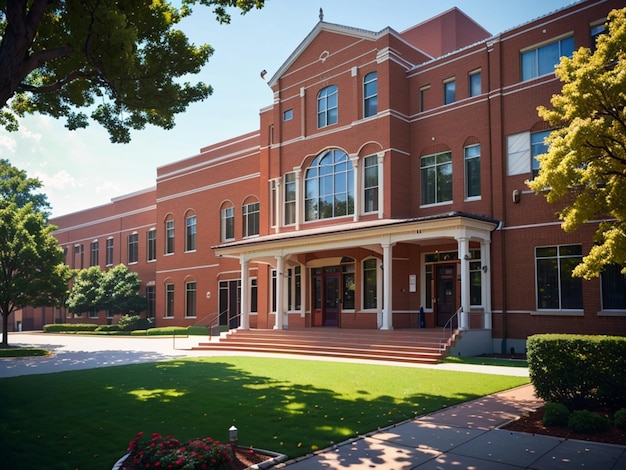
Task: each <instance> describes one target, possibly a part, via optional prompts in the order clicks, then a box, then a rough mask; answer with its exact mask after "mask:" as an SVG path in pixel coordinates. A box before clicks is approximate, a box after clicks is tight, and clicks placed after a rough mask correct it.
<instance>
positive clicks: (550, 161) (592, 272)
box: [528, 8, 626, 279]
mask: <svg viewBox="0 0 626 470" xmlns="http://www.w3.org/2000/svg"><path fill="white" fill-rule="evenodd" d="M607 28H608V30H607V34H603V35H601V36H600V37H599V38H598V41H597V44H596V49H595V51H593V52H592V51H591V50H589V49H587V48H581V49H579V50H577V51H576V52H575V53H574V55H573V57H572V58H571V59H569V58H567V57H565V58H563V59H561V62H560V64H559V66H558V67H557V68H556V75H557V77H559V79H560V80H561V81H562V82H563V89H562V91H561V93H560V94H558V95H554V96H553V97H552V100H551V104H552V106H551V107H549V108H548V107H543V106H542V107H539V115H540V116H541V117H542V118H543V119H545V120H546V121H548V122H549V123H550V124H551V125H552V126H553V127H555V130H554V131H552V132H551V133H550V136H549V138H548V139H547V141H548V144H549V146H548V152H547V153H546V154H544V155H541V156H539V157H538V159H539V164H540V170H539V175H538V176H537V177H536V178H535V179H534V180H532V181H530V182H529V183H528V185H529V187H530V188H531V189H533V190H534V191H536V192H537V193H542V194H544V195H545V197H546V198H547V200H548V201H549V202H556V201H565V203H564V208H563V209H562V210H560V211H559V217H560V218H561V220H562V227H563V229H564V230H565V231H567V232H571V231H574V230H576V229H577V228H578V227H580V226H581V225H582V224H585V223H587V222H589V221H593V220H602V221H601V222H600V224H599V226H598V229H597V231H596V234H595V244H594V246H593V247H592V248H591V250H590V252H589V253H588V254H587V255H586V256H585V257H584V258H583V260H582V263H581V264H579V265H578V266H577V267H576V268H575V270H574V275H575V276H579V277H584V278H586V279H590V278H593V277H597V276H599V275H600V273H601V272H602V270H603V268H604V266H606V265H608V264H617V265H619V266H622V268H623V269H622V273H625V274H626V8H625V9H621V10H615V11H613V12H611V13H610V14H609V16H608V23H607Z"/></svg>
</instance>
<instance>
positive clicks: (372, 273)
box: [363, 258, 378, 309]
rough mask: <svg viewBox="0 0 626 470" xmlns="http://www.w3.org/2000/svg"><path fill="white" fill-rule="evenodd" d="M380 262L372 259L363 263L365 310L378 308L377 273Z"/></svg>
mask: <svg viewBox="0 0 626 470" xmlns="http://www.w3.org/2000/svg"><path fill="white" fill-rule="evenodd" d="M377 268H378V260H377V259H376V258H370V259H366V260H365V261H363V308H365V309H368V308H378V284H377V276H378V272H377Z"/></svg>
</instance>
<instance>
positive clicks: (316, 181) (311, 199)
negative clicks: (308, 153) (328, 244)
mask: <svg viewBox="0 0 626 470" xmlns="http://www.w3.org/2000/svg"><path fill="white" fill-rule="evenodd" d="M304 184H305V189H304V191H305V200H304V211H305V220H307V221H310V220H321V219H329V218H333V217H342V216H345V215H348V214H354V170H353V166H352V162H351V161H350V159H349V158H348V155H347V154H346V153H345V152H343V151H342V150H338V149H334V150H328V151H326V152H324V153H322V154H321V155H319V156H317V157H316V158H315V159H314V160H313V161H312V162H311V165H309V168H308V169H307V170H306V176H305V182H304Z"/></svg>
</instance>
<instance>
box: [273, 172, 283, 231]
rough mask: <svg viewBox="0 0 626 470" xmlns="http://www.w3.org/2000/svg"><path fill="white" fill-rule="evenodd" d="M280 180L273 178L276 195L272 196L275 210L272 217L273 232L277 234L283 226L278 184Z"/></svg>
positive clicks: (280, 190) (279, 185)
mask: <svg viewBox="0 0 626 470" xmlns="http://www.w3.org/2000/svg"><path fill="white" fill-rule="evenodd" d="M280 183H281V181H280V178H274V187H275V188H276V189H275V192H276V194H275V195H274V197H275V198H274V208H275V210H276V214H274V217H276V220H274V232H275V233H279V232H280V228H281V227H282V226H283V205H282V204H281V201H282V199H283V197H282V185H281V184H280Z"/></svg>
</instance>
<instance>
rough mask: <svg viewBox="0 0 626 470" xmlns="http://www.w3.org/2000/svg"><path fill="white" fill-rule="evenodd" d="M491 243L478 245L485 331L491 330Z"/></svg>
mask: <svg viewBox="0 0 626 470" xmlns="http://www.w3.org/2000/svg"><path fill="white" fill-rule="evenodd" d="M490 247H491V241H490V240H483V241H482V242H481V243H480V267H481V269H482V270H481V275H480V281H481V282H480V289H481V291H480V296H481V298H482V300H483V302H482V303H483V308H484V315H485V318H484V328H485V329H487V330H491V329H492V328H493V323H492V317H491V272H490V271H491V256H490V251H489V249H490Z"/></svg>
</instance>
